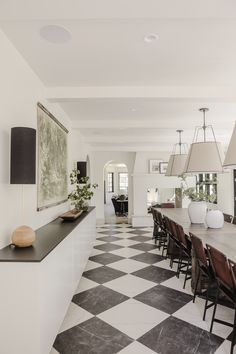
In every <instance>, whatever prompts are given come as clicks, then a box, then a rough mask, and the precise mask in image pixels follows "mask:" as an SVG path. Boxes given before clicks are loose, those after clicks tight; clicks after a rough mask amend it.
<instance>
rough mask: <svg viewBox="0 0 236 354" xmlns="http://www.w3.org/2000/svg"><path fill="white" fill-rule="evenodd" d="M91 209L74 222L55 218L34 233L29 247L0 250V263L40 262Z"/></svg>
mask: <svg viewBox="0 0 236 354" xmlns="http://www.w3.org/2000/svg"><path fill="white" fill-rule="evenodd" d="M93 209H95V207H89V209H88V211H86V212H83V213H82V214H81V215H80V216H79V217H78V219H76V220H74V221H63V220H62V219H61V218H57V219H55V220H53V221H52V222H50V223H48V224H46V225H44V226H42V227H40V228H39V229H38V230H36V231H35V233H36V239H35V242H34V244H33V246H31V247H26V248H18V247H14V246H10V245H8V246H6V247H4V248H3V249H1V250H0V262H41V261H42V260H43V259H44V258H45V257H46V256H47V255H48V254H49V253H50V252H51V251H52V250H53V249H54V248H55V247H56V246H57V245H58V244H59V243H60V242H61V241H63V240H64V239H65V238H66V237H67V236H68V235H69V234H70V233H71V232H72V231H73V229H74V228H75V227H76V226H78V225H79V224H80V223H81V221H82V220H83V219H84V218H86V216H87V215H88V214H89V213H90V212H91V211H92V210H93Z"/></svg>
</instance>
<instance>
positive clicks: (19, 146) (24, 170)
mask: <svg viewBox="0 0 236 354" xmlns="http://www.w3.org/2000/svg"><path fill="white" fill-rule="evenodd" d="M35 165H36V130H35V129H33V128H26V127H14V128H12V129H11V165H10V169H11V170H10V183H11V184H35Z"/></svg>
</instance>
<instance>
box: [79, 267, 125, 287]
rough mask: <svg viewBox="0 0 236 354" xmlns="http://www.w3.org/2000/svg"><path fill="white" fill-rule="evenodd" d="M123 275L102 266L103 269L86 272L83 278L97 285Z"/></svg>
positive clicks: (118, 271)
mask: <svg viewBox="0 0 236 354" xmlns="http://www.w3.org/2000/svg"><path fill="white" fill-rule="evenodd" d="M125 274H126V273H124V272H121V271H120V270H117V269H112V268H110V267H106V266H103V267H99V268H95V269H91V270H88V271H86V272H84V273H83V276H84V277H85V278H88V279H90V280H93V281H95V282H97V283H99V284H104V283H106V282H108V281H110V280H114V279H116V278H119V277H122V276H123V275H125Z"/></svg>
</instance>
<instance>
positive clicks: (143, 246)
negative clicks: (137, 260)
mask: <svg viewBox="0 0 236 354" xmlns="http://www.w3.org/2000/svg"><path fill="white" fill-rule="evenodd" d="M129 247H131V248H134V249H136V250H140V251H143V252H148V251H152V250H155V249H156V248H157V246H155V245H152V244H150V243H138V244H136V245H132V246H129Z"/></svg>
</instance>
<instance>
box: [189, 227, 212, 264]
mask: <svg viewBox="0 0 236 354" xmlns="http://www.w3.org/2000/svg"><path fill="white" fill-rule="evenodd" d="M189 235H190V239H191V241H192V248H193V250H194V253H195V256H196V258H197V260H198V261H199V262H200V263H201V265H203V266H204V267H206V268H207V267H208V263H207V257H206V252H205V249H204V246H203V243H202V240H201V239H200V238H198V237H197V236H195V235H193V234H192V233H191V232H190V233H189Z"/></svg>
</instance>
